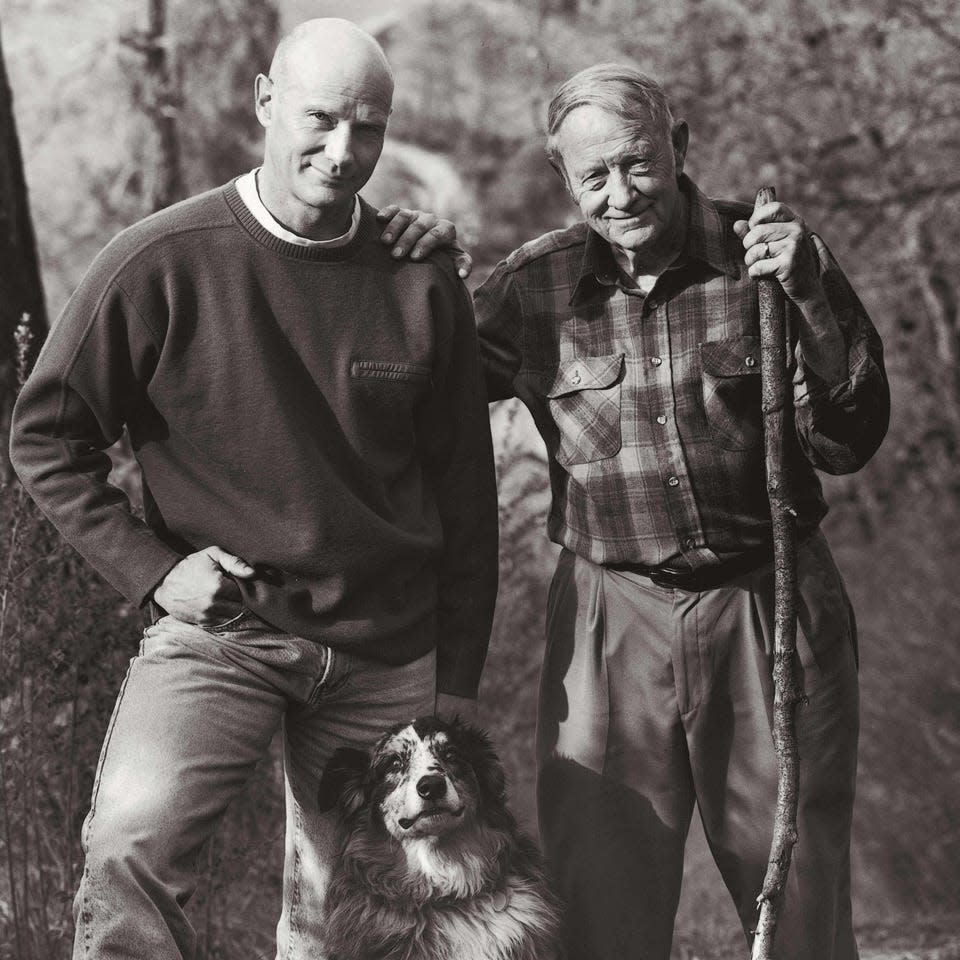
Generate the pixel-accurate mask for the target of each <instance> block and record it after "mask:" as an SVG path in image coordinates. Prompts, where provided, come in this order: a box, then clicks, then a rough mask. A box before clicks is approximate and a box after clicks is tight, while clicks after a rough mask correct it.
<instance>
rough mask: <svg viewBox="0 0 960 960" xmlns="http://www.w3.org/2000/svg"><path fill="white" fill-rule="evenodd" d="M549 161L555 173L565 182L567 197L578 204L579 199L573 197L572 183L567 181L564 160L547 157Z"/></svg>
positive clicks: (564, 187)
mask: <svg viewBox="0 0 960 960" xmlns="http://www.w3.org/2000/svg"><path fill="white" fill-rule="evenodd" d="M547 160H548V161H549V163H550V166H551V167H553V172H554V173H555V174H556V175H557V176H558V177H559V178H560V179H561V181H563V189H564V190H566V192H567V196H568V197H569V198H570V199H571V200H572V201H573V202H574V203H576V202H577V198H576V197H575V196H574V195H573V190H572V189H571V188H570V181H569V180H568V179H567V171H566V169H565V168H564V166H563V160H562V159H561V158H560V157H555V156H551V155H548V156H547Z"/></svg>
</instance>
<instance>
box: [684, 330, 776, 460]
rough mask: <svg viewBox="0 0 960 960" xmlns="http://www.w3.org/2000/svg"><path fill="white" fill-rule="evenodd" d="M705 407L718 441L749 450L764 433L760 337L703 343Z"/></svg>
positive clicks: (702, 365)
mask: <svg viewBox="0 0 960 960" xmlns="http://www.w3.org/2000/svg"><path fill="white" fill-rule="evenodd" d="M700 369H701V373H702V380H703V408H704V412H705V413H706V417H707V422H708V423H709V425H710V433H711V435H712V437H713V440H714V442H715V443H717V444H718V445H719V446H721V447H723V448H724V449H725V450H749V449H750V448H751V447H754V446H756V444H757V443H758V442H759V441H760V439H761V437H762V436H763V414H762V411H761V409H760V338H759V337H732V338H730V339H727V340H711V341H709V342H707V343H701V344H700Z"/></svg>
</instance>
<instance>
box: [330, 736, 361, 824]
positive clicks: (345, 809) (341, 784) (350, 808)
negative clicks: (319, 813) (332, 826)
mask: <svg viewBox="0 0 960 960" xmlns="http://www.w3.org/2000/svg"><path fill="white" fill-rule="evenodd" d="M369 766H370V756H369V754H367V753H366V752H365V751H363V750H354V749H353V748H352V747H340V748H339V749H338V750H336V751H335V752H334V754H333V756H332V757H331V758H330V759H329V760H328V761H327V765H326V767H324V769H323V776H322V777H321V778H320V793H319V797H318V805H319V807H320V809H321V810H323V811H325V812H326V811H327V810H332V809H333V808H334V807H335V806H338V805H339V807H340V811H341V813H342V814H343V816H345V817H349V816H352V815H353V814H354V813H356V812H357V811H358V810H359V809H360V807H362V806H363V801H364V796H363V780H364V777H366V775H367V768H368V767H369Z"/></svg>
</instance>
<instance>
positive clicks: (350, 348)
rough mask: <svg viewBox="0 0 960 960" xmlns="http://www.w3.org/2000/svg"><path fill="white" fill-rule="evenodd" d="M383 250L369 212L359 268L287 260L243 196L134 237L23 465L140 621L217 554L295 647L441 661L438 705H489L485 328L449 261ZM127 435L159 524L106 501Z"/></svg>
mask: <svg viewBox="0 0 960 960" xmlns="http://www.w3.org/2000/svg"><path fill="white" fill-rule="evenodd" d="M376 233H377V231H376V223H375V219H374V211H373V210H372V208H370V207H369V206H368V205H367V204H365V203H363V204H362V213H361V220H360V225H359V228H358V230H357V232H356V235H355V236H354V237H353V238H352V239H351V240H350V241H349V242H348V243H346V244H345V245H343V246H338V247H328V246H320V247H317V246H300V245H296V244H292V243H288V242H287V241H285V240H283V239H281V238H279V237H277V236H274V235H273V234H272V233H271V232H270V231H269V230H267V229H266V228H265V227H264V226H263V225H262V224H260V223H259V222H258V220H257V219H256V217H255V216H254V215H253V214H252V213H251V211H250V210H249V208H248V207H247V206H246V204H244V202H243V200H242V199H241V197H240V195H239V193H238V192H237V189H236V185H235V181H232V182H231V183H229V184H227V185H226V186H224V187H221V188H217V189H215V190H212V191H209V192H207V193H204V194H201V195H199V196H197V197H194V198H192V199H190V200H186V201H184V202H182V203H179V204H177V205H175V206H173V207H170V208H168V209H166V210H163V211H161V212H160V213H157V214H154V215H153V216H151V217H148V218H147V219H145V220H143V221H141V222H140V223H138V224H135V225H134V226H132V227H130V228H129V229H127V230H125V231H124V232H123V233H121V234H120V235H119V236H118V237H116V238H115V239H114V240H113V241H112V242H111V243H110V244H109V245H108V246H107V247H106V248H105V249H104V251H103V252H102V253H101V254H100V256H99V257H98V258H97V259H96V261H95V262H94V264H93V266H92V267H91V268H90V270H89V272H88V273H87V275H86V277H85V278H84V279H83V281H82V282H81V284H80V286H79V288H78V289H77V291H76V292H75V293H74V295H73V297H72V298H71V299H70V301H69V303H68V304H67V306H66V308H65V309H64V311H63V313H62V314H61V316H60V318H59V319H58V320H57V322H56V324H55V325H54V327H53V329H52V330H51V333H50V336H49V338H48V339H47V342H46V343H45V345H44V348H43V350H42V351H41V355H40V357H39V359H38V361H37V364H36V367H35V369H34V371H33V372H32V374H31V376H30V377H29V379H28V381H27V383H26V385H25V386H24V388H23V390H22V392H21V395H20V397H19V399H18V401H17V405H16V408H15V412H14V421H13V425H12V430H11V453H12V458H13V463H14V466H15V467H16V470H17V472H18V474H19V476H20V477H21V479H22V481H23V483H24V485H25V487H26V489H27V491H28V492H29V493H30V495H31V496H32V497H33V498H34V499H35V501H36V502H37V504H38V505H39V506H40V508H41V510H42V511H43V512H44V513H45V514H46V515H47V516H48V517H49V518H50V519H51V521H52V522H53V523H54V524H55V525H56V526H57V527H58V528H59V529H60V531H61V532H62V534H63V535H64V537H65V538H66V539H67V540H68V541H69V542H70V543H72V544H73V545H74V546H75V547H76V548H77V550H78V551H79V552H80V553H81V554H82V555H83V556H84V557H86V558H87V559H88V560H89V561H90V563H92V564H93V566H94V567H96V569H97V570H99V571H100V573H101V574H103V576H104V577H106V579H107V580H109V581H110V582H111V583H112V584H113V585H114V586H115V587H116V588H117V589H118V590H119V591H120V592H121V593H123V594H124V595H125V596H126V597H128V598H129V599H130V600H131V601H133V602H135V603H137V604H142V603H144V602H145V601H146V600H147V599H149V598H150V596H151V594H152V591H153V589H154V588H155V587H156V586H157V585H158V584H159V583H160V581H161V580H162V579H163V578H164V577H165V576H166V574H167V573H168V572H169V571H170V569H172V567H173V566H175V565H176V563H177V562H179V560H180V559H182V557H184V556H186V555H187V554H189V553H192V552H194V551H196V550H199V549H202V548H204V547H206V546H209V545H217V546H220V547H223V548H224V549H225V550H227V551H229V552H230V553H233V554H235V555H237V556H240V557H242V558H243V559H245V560H246V561H247V562H249V563H251V564H252V565H253V566H254V567H255V569H256V575H255V576H254V577H253V578H251V579H249V580H246V579H238V580H237V583H238V585H239V587H240V589H241V591H242V593H243V600H244V605H245V607H246V608H248V609H249V610H251V611H252V612H254V613H255V614H257V615H258V616H259V617H261V618H262V619H263V620H264V621H266V622H267V623H269V624H271V625H273V626H274V627H276V628H277V629H278V630H281V631H284V632H287V633H290V634H293V635H296V636H301V637H307V638H310V639H314V640H316V641H318V642H321V643H324V644H327V645H329V646H330V647H332V648H335V649H343V650H347V651H350V652H352V653H355V654H357V655H359V656H364V657H369V658H373V659H377V660H380V661H382V662H386V663H395V664H400V663H407V662H410V661H412V660H413V659H416V658H417V657H419V656H422V655H424V654H425V653H427V652H428V651H429V650H430V649H431V648H432V647H436V649H437V672H438V676H437V688H438V691H440V692H443V693H450V694H454V695H458V696H464V697H473V696H475V695H476V690H477V685H478V682H479V676H480V671H481V669H482V665H483V660H484V656H485V652H486V647H487V642H488V638H489V632H490V625H491V622H492V616H493V605H494V599H495V594H496V577H497V516H496V489H495V481H494V475H493V458H492V450H491V441H490V429H489V419H488V416H487V409H486V398H485V395H484V389H483V383H482V378H481V373H480V365H479V359H478V349H477V340H476V329H475V325H474V321H473V312H472V307H471V303H470V298H469V295H468V294H467V292H466V289H465V288H464V286H463V284H462V283H461V282H460V281H459V280H458V279H457V277H456V275H455V273H454V268H453V265H452V264H451V263H450V262H449V261H448V260H447V258H445V257H443V256H436V257H430V258H428V259H427V260H426V261H424V262H420V263H416V262H412V261H409V260H405V261H396V260H394V259H393V258H392V257H391V256H390V254H389V251H388V250H387V249H386V248H385V247H384V246H383V245H382V244H381V243H380V242H379V239H378V238H377V235H376ZM124 426H126V427H127V429H128V431H129V434H130V439H131V442H132V446H133V450H134V453H135V456H136V458H137V461H138V462H139V464H140V466H141V468H142V474H143V483H144V512H145V517H144V518H143V519H141V518H140V517H138V516H137V515H136V514H135V513H134V512H133V511H132V510H131V508H130V504H129V502H128V501H127V498H126V497H125V495H124V494H123V493H122V492H121V491H120V490H118V489H117V488H115V487H113V486H112V485H110V484H109V483H108V482H107V476H108V473H109V470H110V460H109V458H108V456H107V454H106V453H105V452H104V451H105V449H106V448H107V447H108V446H110V445H111V444H112V443H114V442H115V441H116V440H117V439H118V438H119V437H120V435H121V433H122V430H123V427H124Z"/></svg>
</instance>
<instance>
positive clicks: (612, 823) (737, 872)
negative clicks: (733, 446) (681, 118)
mask: <svg viewBox="0 0 960 960" xmlns="http://www.w3.org/2000/svg"><path fill="white" fill-rule="evenodd" d="M797 645H798V650H799V654H800V660H801V662H802V667H803V671H802V673H803V684H804V689H805V691H806V694H807V696H808V697H809V703H808V704H806V705H805V706H803V707H801V708H800V709H799V712H798V716H797V725H798V738H799V749H800V762H801V769H800V806H799V814H798V827H799V835H800V839H799V842H798V844H797V846H796V847H795V848H794V853H793V865H792V867H791V870H790V878H789V882H788V889H787V894H786V899H785V903H784V907H783V911H782V913H781V919H780V925H779V929H778V934H777V941H776V945H777V957H778V960H794V958H796V960H801V958H802V960H814V958H815V960H852V958H856V956H857V947H856V943H855V940H854V937H853V928H852V920H851V910H850V825H851V817H852V807H853V797H854V784H855V779H856V753H857V734H858V687H857V666H856V628H855V623H854V618H853V612H852V610H851V608H850V604H849V601H848V599H847V595H846V591H845V590H844V586H843V581H842V580H841V578H840V575H839V573H838V571H837V569H836V566H835V565H834V563H833V559H832V557H831V556H830V551H829V549H828V547H827V544H826V541H825V540H824V539H823V536H822V534H820V533H816V534H814V535H813V536H812V537H811V538H809V539H808V540H807V541H806V542H805V543H804V544H803V545H802V546H801V548H800V556H799V629H798V637H797ZM772 650H773V572H772V564H768V565H767V566H765V567H762V568H760V569H759V570H755V571H752V572H751V573H748V574H745V575H743V576H741V577H738V578H737V579H735V580H733V581H731V582H730V583H729V584H725V585H724V586H722V587H719V588H717V589H714V590H709V591H706V592H704V593H691V592H687V591H683V590H675V589H671V588H665V587H658V586H655V585H654V584H652V583H651V582H650V581H649V580H648V579H647V578H645V577H643V576H640V575H638V574H631V573H624V572H619V571H613V570H609V569H605V568H603V567H598V566H596V565H595V564H592V563H590V562H588V561H586V560H583V559H582V558H580V557H577V556H574V555H573V554H572V553H570V552H568V551H564V553H563V554H562V555H561V557H560V560H559V563H558V566H557V571H556V574H555V576H554V580H553V584H552V586H551V591H550V598H549V602H548V611H547V652H546V657H545V661H544V668H543V678H542V686H541V695H540V715H539V728H538V733H537V739H538V757H539V763H540V777H539V789H538V792H539V812H540V830H541V835H542V837H543V842H544V846H545V849H546V853H547V856H548V858H549V860H550V863H551V868H552V870H553V872H554V875H555V879H556V883H557V886H558V890H559V893H560V894H561V896H562V897H563V898H564V899H565V900H566V902H567V906H568V909H567V910H566V916H567V918H568V942H569V948H570V960H606V958H610V960H613V958H617V960H626V958H643V960H661V958H662V960H666V958H667V957H668V956H669V954H670V944H671V940H672V936H673V925H674V917H675V914H676V910H677V902H678V899H679V895H680V881H681V878H682V873H683V848H684V842H685V840H686V836H687V830H688V828H689V825H690V820H691V816H692V813H693V807H694V803H696V804H697V806H698V807H699V810H700V813H701V816H702V818H703V824H704V829H705V832H706V836H707V840H708V841H709V844H710V847H711V850H712V851H713V856H714V858H715V860H716V862H717V865H718V866H719V868H720V872H721V874H722V875H723V879H724V882H725V883H726V885H727V888H728V889H729V891H730V894H731V896H732V897H733V900H734V903H735V905H736V908H737V911H738V913H739V915H740V919H741V922H742V924H743V927H744V930H745V931H747V933H748V936H749V931H750V930H751V929H752V927H753V925H754V924H755V923H756V916H757V913H756V897H757V894H758V893H759V892H760V887H761V883H762V880H763V876H764V873H765V871H766V862H767V856H768V853H769V849H770V835H771V830H772V824H773V812H774V802H775V796H776V761H775V756H774V750H773V742H772V738H771V708H772V702H773V680H772Z"/></svg>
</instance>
